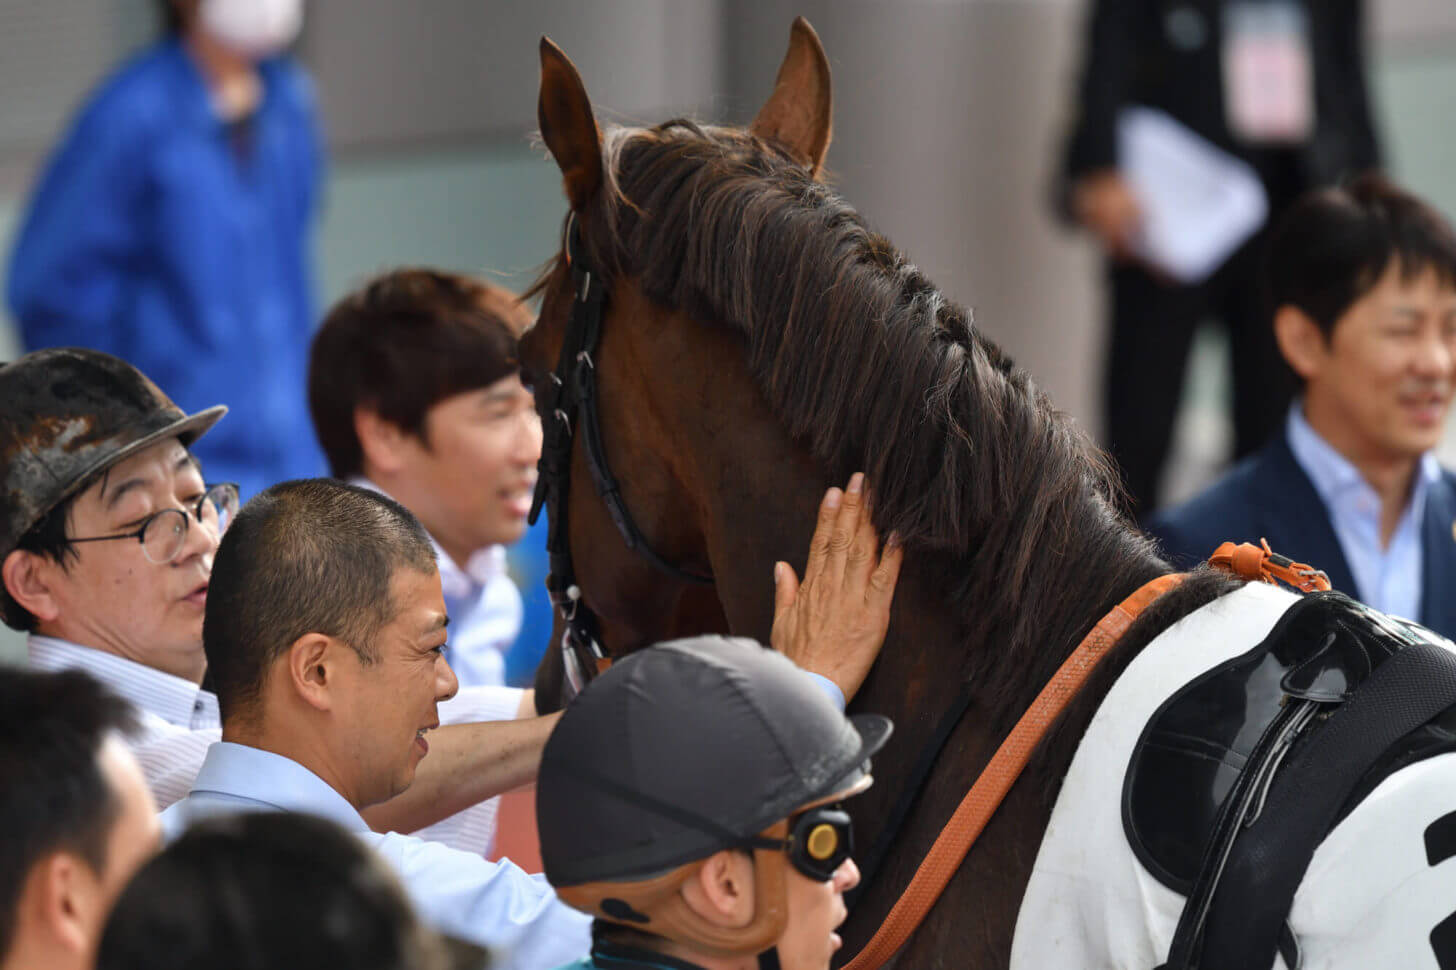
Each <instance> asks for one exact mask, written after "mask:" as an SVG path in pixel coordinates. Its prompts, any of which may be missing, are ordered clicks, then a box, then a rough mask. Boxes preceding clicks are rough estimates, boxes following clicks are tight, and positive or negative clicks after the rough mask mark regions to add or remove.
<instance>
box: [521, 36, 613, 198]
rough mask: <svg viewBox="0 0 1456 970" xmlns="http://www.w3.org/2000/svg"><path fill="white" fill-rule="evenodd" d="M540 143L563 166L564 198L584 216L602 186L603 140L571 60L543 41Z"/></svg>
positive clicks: (547, 40)
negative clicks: (543, 144) (542, 143)
mask: <svg viewBox="0 0 1456 970" xmlns="http://www.w3.org/2000/svg"><path fill="white" fill-rule="evenodd" d="M536 120H537V122H538V123H539V124H540V125H541V139H542V140H543V141H544V142H546V147H547V149H549V150H550V152H551V157H553V158H555V159H556V164H557V165H558V166H559V167H560V168H561V176H562V179H563V180H564V181H565V183H566V198H567V199H568V200H570V202H571V207H572V209H574V210H576V211H578V212H580V211H582V210H583V209H585V208H586V204H587V203H588V202H590V201H591V198H592V196H594V195H596V193H597V189H599V188H601V185H602V140H601V133H600V132H599V131H597V122H596V118H595V117H593V116H592V107H591V99H590V98H588V97H587V96H586V87H585V86H584V85H583V84H582V83H581V75H580V74H578V73H577V72H576V65H575V64H573V63H571V58H569V57H567V56H566V55H565V54H564V53H562V51H561V48H559V47H557V46H556V45H555V44H553V43H552V42H551V39H550V38H549V37H542V38H541V96H540V98H539V100H538V101H537V102H536Z"/></svg>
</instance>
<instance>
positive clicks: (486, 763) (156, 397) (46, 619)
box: [0, 348, 554, 854]
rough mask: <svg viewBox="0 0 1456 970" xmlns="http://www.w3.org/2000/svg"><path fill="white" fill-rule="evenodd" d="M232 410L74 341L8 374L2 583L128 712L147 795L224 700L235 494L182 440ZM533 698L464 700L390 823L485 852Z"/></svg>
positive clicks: (545, 724) (20, 619) (216, 728)
mask: <svg viewBox="0 0 1456 970" xmlns="http://www.w3.org/2000/svg"><path fill="white" fill-rule="evenodd" d="M225 411H226V409H225V408H223V407H214V408H209V409H207V410H205V411H202V412H199V413H198V414H195V415H191V416H189V415H187V414H185V413H183V412H182V411H181V409H179V408H178V407H177V406H176V405H175V404H173V403H172V402H171V401H170V400H169V399H168V398H167V397H166V395H165V394H163V393H162V392H161V391H160V390H159V389H158V388H157V387H156V385H154V384H152V383H151V382H150V381H149V380H147V379H146V377H144V376H143V375H142V374H141V373H140V372H139V371H137V370H136V369H135V368H134V367H131V366H130V365H129V364H127V363H125V362H124V361H121V360H119V359H117V358H115V357H112V356H110V355H107V354H103V353H100V352H98V351H89V350H79V349H74V348H72V349H58V350H43V351H37V352H35V353H32V354H28V355H26V356H24V357H22V358H20V359H19V360H17V361H15V362H13V363H11V364H8V365H6V366H4V367H0V564H3V567H0V575H3V580H4V582H3V596H0V605H3V612H4V619H5V622H6V624H7V625H9V626H10V627H12V628H14V629H17V630H23V631H26V632H28V633H29V635H30V637H29V653H30V664H31V666H32V667H34V668H36V669H41V670H67V669H82V670H86V671H87V672H89V673H91V674H92V675H93V676H95V677H97V678H98V679H100V680H101V681H102V682H103V683H105V684H106V685H107V686H108V687H110V688H111V689H112V690H113V691H115V692H116V693H118V694H120V695H121V696H122V697H124V698H125V699H127V700H128V701H130V702H131V703H132V704H133V705H135V706H136V707H137V709H138V711H139V716H140V720H141V725H140V730H139V731H138V733H137V734H136V735H135V736H134V737H132V738H131V739H130V745H131V748H132V751H133V753H134V754H135V755H136V757H137V759H138V760H139V761H140V763H141V765H142V768H143V770H144V772H145V773H146V777H147V781H148V784H149V786H150V787H151V789H152V792H153V795H154V796H155V798H156V799H157V802H158V803H159V804H160V805H161V807H164V808H165V807H166V806H167V805H169V804H171V803H172V802H174V801H176V800H177V799H178V798H181V797H182V796H183V795H185V794H186V793H187V791H188V789H189V788H190V787H191V784H192V780H193V778H194V777H195V776H196V774H197V770H198V768H199V767H200V766H201V764H202V760H203V757H204V755H205V753H206V751H207V748H208V746H209V745H210V744H212V743H213V742H215V741H217V740H218V737H219V736H220V725H219V722H218V713H217V704H216V701H215V699H214V698H213V695H212V693H211V692H210V691H207V690H204V689H202V688H201V687H200V686H199V685H200V683H201V681H202V678H203V674H204V671H205V669H206V659H205V657H204V656H203V651H202V620H203V613H204V609H205V606H206V603H207V591H208V582H209V575H210V573H211V571H212V558H213V554H214V552H215V551H216V549H217V543H218V538H219V534H220V532H221V531H222V530H223V529H224V528H226V525H227V520H228V518H229V516H230V515H231V514H232V513H233V512H235V511H236V507H237V493H236V490H235V489H233V488H231V487H229V486H227V485H214V486H211V487H209V486H208V485H206V484H205V483H204V480H203V477H202V472H201V469H200V468H199V466H198V464H197V462H196V461H195V460H194V459H193V458H192V457H191V455H190V454H189V453H188V446H189V445H191V443H192V442H193V441H194V440H196V438H197V437H198V436H200V435H202V434H204V433H205V432H206V431H207V430H208V429H209V428H211V427H212V425H213V424H214V423H215V422H216V421H217V420H218V419H219V418H221V417H222V415H223V413H224V412H225ZM526 705H529V695H525V696H524V698H523V695H522V693H521V692H519V691H508V692H500V691H488V690H482V691H475V692H467V693H466V694H464V695H462V696H461V697H460V698H459V699H457V700H455V701H453V702H452V703H451V704H449V705H446V706H445V708H444V710H443V711H442V719H443V720H445V721H446V723H450V724H451V726H450V727H449V728H448V729H446V730H442V731H440V732H438V733H437V738H436V753H437V755H438V757H437V758H436V759H432V762H433V763H432V764H430V765H428V766H426V768H425V769H424V771H423V772H421V775H420V778H419V779H418V780H417V781H416V783H415V785H414V786H413V787H412V788H411V790H410V792H409V793H408V794H406V795H405V796H404V797H403V798H401V799H399V800H397V801H391V802H389V803H386V804H383V805H378V806H375V807H374V808H372V809H371V810H370V811H369V813H368V817H369V820H370V822H371V823H373V824H374V825H376V826H377V827H379V828H381V829H391V828H392V829H399V830H402V831H414V830H417V829H420V828H422V827H424V826H427V825H432V824H440V825H443V826H444V829H443V830H440V829H436V830H434V831H433V834H434V835H435V837H440V838H444V839H446V840H448V841H449V842H450V843H451V844H452V845H455V846H457V847H460V848H465V849H468V850H470V851H474V852H477V853H482V854H483V853H485V852H486V851H488V848H489V845H490V842H491V838H492V836H493V832H494V819H495V815H494V811H495V809H494V804H493V802H491V801H488V799H491V797H492V796H494V795H496V794H498V793H499V792H501V791H505V790H508V789H510V788H513V787H516V786H518V785H521V784H524V783H526V782H529V781H530V780H531V779H532V778H533V777H534V776H535V771H536V765H537V763H538V761H539V758H540V750H541V745H542V744H544V743H545V738H546V735H547V734H548V733H549V730H550V728H551V726H552V724H553V723H554V720H553V719H549V718H548V719H536V718H529V719H525V720H520V721H502V722H498V723H480V722H485V721H490V720H493V719H500V718H513V717H515V716H516V714H517V713H518V711H519V709H520V708H521V707H522V706H526Z"/></svg>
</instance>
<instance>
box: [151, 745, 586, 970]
mask: <svg viewBox="0 0 1456 970" xmlns="http://www.w3.org/2000/svg"><path fill="white" fill-rule="evenodd" d="M248 811H285V812H303V813H306V814H309V815H317V816H321V817H323V818H327V819H330V820H332V821H334V822H337V823H338V824H339V825H342V826H343V827H344V828H346V829H348V830H349V831H351V832H354V833H356V834H357V835H358V836H359V838H361V839H363V840H364V842H365V844H367V845H369V846H370V847H371V848H373V849H374V850H375V851H376V852H378V853H379V854H380V855H381V856H383V857H384V859H385V860H386V861H387V862H388V863H389V864H390V865H392V866H393V867H394V869H395V871H396V872H398V873H399V876H400V878H401V880H402V881H403V882H404V885H405V889H406V891H407V892H408V893H409V895H410V898H411V900H412V901H413V903H414V906H415V909H416V910H417V911H418V912H419V914H420V915H421V917H422V918H423V919H424V920H425V921H426V922H427V923H429V924H430V925H432V926H434V927H435V928H436V929H438V930H440V931H442V932H445V933H449V934H451V935H453V936H457V937H459V938H461V939H464V940H469V941H470V942H473V943H478V944H480V945H481V946H486V947H491V948H499V949H501V950H503V951H504V953H505V956H504V959H503V961H502V962H501V963H500V964H499V965H500V966H502V967H504V968H505V970H551V968H555V967H560V966H561V965H562V964H565V963H569V962H571V961H573V960H576V959H579V958H580V957H582V956H584V955H585V954H586V952H587V949H588V947H589V945H590V932H589V928H590V925H591V919H590V918H589V917H588V916H586V915H585V914H583V913H579V912H577V911H576V910H574V909H571V908H570V907H568V906H567V905H566V904H565V903H562V902H561V901H559V900H558V899H557V898H556V894H555V893H554V892H552V890H551V887H550V886H549V885H548V884H547V883H546V880H545V878H544V877H542V876H529V875H527V874H526V873H525V872H523V871H521V870H520V869H519V868H517V867H516V866H515V865H514V864H512V863H510V862H499V863H493V862H487V861H486V860H484V859H482V858H480V857H479V856H478V855H474V854H471V853H468V852H459V851H457V850H455V849H452V848H450V847H449V846H446V845H442V844H441V843H438V842H428V841H425V840H424V839H419V838H416V837H414V836H410V835H400V834H398V833H394V832H390V833H383V834H382V833H379V832H373V831H370V829H369V826H368V825H366V824H365V822H364V819H362V818H361V817H360V816H359V813H358V812H357V811H355V810H354V808H353V806H351V805H350V804H349V803H348V801H347V800H346V799H345V798H344V797H343V796H342V795H340V794H339V793H338V792H337V791H335V790H334V789H333V788H331V787H329V785H328V783H327V782H325V781H324V780H323V779H322V778H320V777H319V776H317V775H315V774H314V773H313V772H311V771H309V770H308V769H307V768H305V767H303V766H302V765H300V764H298V763H297V762H295V761H292V760H290V759H288V758H284V757H282V756H281V755H277V754H273V753H272V752H268V751H263V750H261V749H258V748H251V747H246V746H244V745H240V744H232V743H229V742H226V741H222V742H219V743H217V744H215V745H213V746H212V747H211V748H209V749H208V752H207V758H206V760H205V761H204V762H203V764H202V769H201V770H200V771H199V772H198V774H197V781H196V783H195V784H194V785H193V787H192V792H191V794H189V795H188V796H187V797H186V798H184V799H183V800H182V801H180V802H178V803H177V804H175V805H173V806H172V807H171V808H169V809H167V811H165V812H163V813H162V829H163V832H164V833H165V835H166V838H167V840H168V841H169V842H170V841H172V840H173V839H175V838H176V837H177V836H178V835H180V834H181V832H182V831H183V829H185V828H186V827H187V826H188V825H190V824H191V823H192V822H194V821H197V820H198V819H201V818H207V817H210V816H215V815H224V814H231V813H236V812H248Z"/></svg>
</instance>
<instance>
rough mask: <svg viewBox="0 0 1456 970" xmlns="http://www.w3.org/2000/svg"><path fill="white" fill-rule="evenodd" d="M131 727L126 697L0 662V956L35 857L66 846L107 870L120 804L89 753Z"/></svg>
mask: <svg viewBox="0 0 1456 970" xmlns="http://www.w3.org/2000/svg"><path fill="white" fill-rule="evenodd" d="M135 729H136V721H135V716H134V714H133V713H132V709H131V707H130V706H129V705H128V704H127V703H126V701H124V700H122V699H121V698H120V697H117V696H116V695H115V694H113V693H111V692H110V691H109V690H107V689H106V688H105V687H103V686H101V684H100V683H98V682H97V681H96V680H95V679H94V678H93V677H91V676H90V675H88V674H85V673H82V672H80V671H75V670H69V671H64V672H62V673H41V672H37V671H27V670H17V669H0V792H3V793H4V795H3V797H0V832H3V833H4V835H3V837H0V962H3V960H4V958H5V954H6V953H7V952H9V950H10V947H11V946H12V945H13V942H14V940H13V938H14V934H15V916H16V906H17V905H18V904H19V901H20V893H21V890H22V889H23V888H24V886H25V881H26V879H27V878H28V877H29V875H30V872H31V870H32V869H33V868H34V867H35V865H36V863H37V862H39V861H40V860H41V859H43V858H44V857H46V856H48V855H50V854H52V853H55V852H58V851H66V852H72V853H75V854H76V855H77V856H79V857H80V858H81V859H82V860H83V861H84V862H85V863H86V864H87V865H88V866H90V867H91V868H92V869H93V870H94V871H96V872H97V873H101V872H103V871H105V868H106V849H107V836H108V835H109V834H110V832H111V827H112V825H113V824H114V823H115V822H116V818H117V815H118V814H119V812H120V809H121V806H120V803H119V802H118V800H117V797H116V793H115V792H114V791H112V789H111V786H110V785H109V784H108V783H107V781H106V778H105V777H103V775H102V773H101V767H100V766H99V765H98V764H97V761H96V756H97V754H98V753H99V752H100V750H101V744H102V742H103V741H105V740H106V737H107V736H108V735H109V734H111V733H112V732H116V731H120V732H122V733H130V732H131V731H134V730H135Z"/></svg>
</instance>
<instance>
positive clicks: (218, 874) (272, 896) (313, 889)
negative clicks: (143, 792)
mask: <svg viewBox="0 0 1456 970" xmlns="http://www.w3.org/2000/svg"><path fill="white" fill-rule="evenodd" d="M96 966H97V968H98V970H167V968H178V970H181V968H192V967H209V968H215V970H226V968H239V970H242V968H249V970H251V968H265V967H266V968H269V970H290V968H300V970H301V968H316V967H318V968H322V967H328V968H336V970H436V968H440V967H443V966H444V949H443V945H442V943H441V942H440V940H439V939H438V937H436V936H435V935H434V934H433V933H431V932H430V931H428V930H426V929H425V928H424V927H423V926H422V925H421V923H420V921H419V918H418V917H417V916H416V915H415V913H414V911H413V910H412V909H411V907H410V904H409V901H408V900H407V899H406V897H405V894H404V891H403V890H402V889H401V888H400V885H399V881H398V879H396V878H395V876H394V874H393V873H391V872H390V871H389V870H388V869H387V868H386V866H385V864H384V862H383V860H382V859H380V858H378V857H377V856H375V855H374V854H373V853H372V852H371V851H370V850H369V848H368V847H367V846H365V845H364V844H363V843H361V842H360V841H359V840H358V839H356V838H355V837H354V836H353V835H352V834H350V833H349V832H346V831H345V830H344V829H342V828H340V827H339V826H338V825H336V824H334V823H332V822H329V821H327V820H325V819H321V818H314V817H311V816H306V815H287V814H283V813H274V812H262V813H253V812H249V813H244V814H240V815H233V816H226V817H222V818H215V819H211V820H207V821H204V822H201V823H199V824H197V825H195V826H193V827H192V828H190V829H188V830H187V831H186V832H185V833H183V835H182V837H181V838H179V839H178V840H177V841H176V842H174V843H172V845H170V846H169V847H168V848H167V849H166V850H165V851H164V852H162V854H161V855H159V856H157V857H156V858H155V859H153V860H151V861H150V862H149V863H147V865H145V866H144V867H143V868H142V869H141V871H140V872H138V873H137V875H136V877H135V878H134V879H133V880H132V881H131V883H130V884H129V885H128V886H127V887H126V889H125V890H124V891H123V892H122V894H121V896H120V898H118V900H117V902H116V906H115V908H114V909H113V910H112V911H111V916H110V917H109V918H108V919H107V922H106V929H105V931H104V932H103V934H102V937H101V946H100V951H99V953H98V955H97V963H96Z"/></svg>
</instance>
